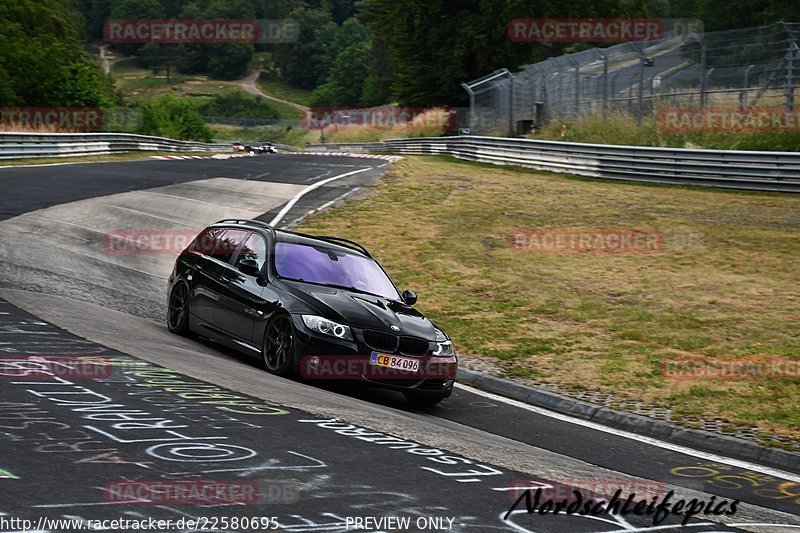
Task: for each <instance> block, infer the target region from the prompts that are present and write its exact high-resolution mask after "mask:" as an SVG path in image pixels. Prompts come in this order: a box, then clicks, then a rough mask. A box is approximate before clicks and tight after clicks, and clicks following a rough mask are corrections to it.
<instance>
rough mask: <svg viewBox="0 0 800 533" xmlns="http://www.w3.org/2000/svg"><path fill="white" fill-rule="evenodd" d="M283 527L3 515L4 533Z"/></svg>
mask: <svg viewBox="0 0 800 533" xmlns="http://www.w3.org/2000/svg"><path fill="white" fill-rule="evenodd" d="M279 528H280V523H279V522H278V517H277V516H254V517H238V516H230V517H229V516H193V517H188V518H187V517H182V518H178V519H164V518H153V517H140V518H130V517H126V518H103V519H92V518H89V519H84V518H76V517H73V518H50V517H47V516H40V517H38V519H36V520H31V519H26V518H18V517H9V516H2V515H0V530H3V531H84V530H85V531H187V530H188V531H219V530H234V531H247V530H250V531H270V530H276V529H279Z"/></svg>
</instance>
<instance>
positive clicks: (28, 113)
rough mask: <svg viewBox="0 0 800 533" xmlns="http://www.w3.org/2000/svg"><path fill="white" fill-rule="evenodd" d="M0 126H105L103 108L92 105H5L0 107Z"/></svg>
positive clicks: (79, 129)
mask: <svg viewBox="0 0 800 533" xmlns="http://www.w3.org/2000/svg"><path fill="white" fill-rule="evenodd" d="M0 128H3V129H8V130H16V129H20V128H25V129H34V130H39V129H42V130H47V131H56V132H86V131H100V130H101V129H102V128H103V110H102V109H100V108H92V107H4V108H0Z"/></svg>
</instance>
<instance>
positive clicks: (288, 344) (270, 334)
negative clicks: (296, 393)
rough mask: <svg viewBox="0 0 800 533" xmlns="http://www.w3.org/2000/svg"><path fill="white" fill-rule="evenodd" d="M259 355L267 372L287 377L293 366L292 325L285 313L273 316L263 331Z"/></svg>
mask: <svg viewBox="0 0 800 533" xmlns="http://www.w3.org/2000/svg"><path fill="white" fill-rule="evenodd" d="M261 357H262V359H263V360H264V366H265V367H266V369H267V372H269V373H270V374H275V375H278V376H283V377H287V376H289V375H291V374H292V368H293V366H294V325H293V324H292V319H291V318H289V317H288V316H286V315H278V316H276V317H275V318H273V319H272V320H271V321H270V322H269V324H267V329H266V331H265V332H264V345H263V346H262V348H261Z"/></svg>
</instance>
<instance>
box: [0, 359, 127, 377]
mask: <svg viewBox="0 0 800 533" xmlns="http://www.w3.org/2000/svg"><path fill="white" fill-rule="evenodd" d="M114 369H115V367H114V365H113V364H112V362H111V358H109V357H102V356H100V357H98V356H94V355H85V356H81V355H30V356H19V357H14V356H11V357H4V358H2V359H0V380H9V379H10V380H14V381H19V382H25V381H26V380H38V379H42V378H50V377H58V378H62V379H72V380H79V379H89V380H91V379H104V378H109V377H111V376H112V373H113V372H114Z"/></svg>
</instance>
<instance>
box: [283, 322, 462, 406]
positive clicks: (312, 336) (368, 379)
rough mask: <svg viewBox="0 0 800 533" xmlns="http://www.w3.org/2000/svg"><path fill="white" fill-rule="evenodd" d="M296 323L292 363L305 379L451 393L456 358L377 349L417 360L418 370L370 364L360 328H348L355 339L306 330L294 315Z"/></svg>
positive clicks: (405, 390)
mask: <svg viewBox="0 0 800 533" xmlns="http://www.w3.org/2000/svg"><path fill="white" fill-rule="evenodd" d="M293 319H294V325H295V346H296V351H295V358H296V360H295V363H296V369H297V370H298V372H299V374H300V375H301V376H302V377H303V378H305V379H314V380H319V379H328V380H335V381H360V382H364V383H367V384H370V385H375V386H378V387H383V388H387V389H391V390H396V391H401V392H408V391H415V392H417V393H419V394H431V395H435V396H442V397H447V396H450V394H451V393H452V390H453V384H454V382H455V377H456V371H457V369H458V358H457V357H456V356H455V355H454V356H452V357H437V356H434V355H432V354H431V353H430V352H429V353H427V354H426V355H422V356H408V355H403V354H400V353H392V354H389V353H388V352H379V353H382V354H384V353H386V354H388V355H394V356H396V357H402V358H405V359H411V360H417V361H419V367H418V370H417V371H414V372H411V371H404V370H400V369H394V368H385V367H380V366H376V365H373V364H370V360H371V358H372V353H373V352H376V350H373V349H372V348H370V347H369V346H368V345H367V344H366V343H365V342H364V341H363V336H362V335H361V331H360V330H358V329H357V328H351V330H352V331H353V334H354V337H355V340H352V341H351V340H344V339H338V338H335V337H333V336H330V335H323V334H320V333H316V332H313V331H311V330H309V329H308V328H307V327H306V326H305V324H304V323H303V320H302V318H301V317H300V316H297V315H295V316H293Z"/></svg>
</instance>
